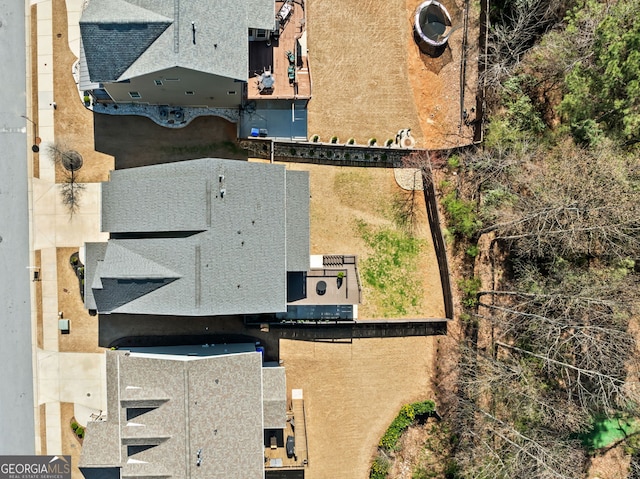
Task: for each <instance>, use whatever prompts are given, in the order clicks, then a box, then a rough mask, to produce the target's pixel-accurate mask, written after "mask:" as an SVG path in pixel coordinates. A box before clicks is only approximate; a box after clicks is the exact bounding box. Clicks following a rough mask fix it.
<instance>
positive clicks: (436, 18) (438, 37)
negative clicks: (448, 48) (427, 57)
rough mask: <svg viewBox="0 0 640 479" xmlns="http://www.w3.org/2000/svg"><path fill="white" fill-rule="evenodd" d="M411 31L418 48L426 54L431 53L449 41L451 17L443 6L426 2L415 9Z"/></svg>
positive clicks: (433, 2) (430, 1) (429, 0)
mask: <svg viewBox="0 0 640 479" xmlns="http://www.w3.org/2000/svg"><path fill="white" fill-rule="evenodd" d="M413 29H414V32H415V36H416V41H417V42H418V44H419V45H420V47H421V48H423V49H425V50H426V51H427V53H433V52H435V51H437V50H439V49H441V48H443V47H444V46H445V45H446V44H447V41H448V40H449V35H451V33H452V31H453V29H452V28H451V16H450V15H449V12H448V11H447V9H446V8H445V6H444V5H442V4H441V3H439V2H435V1H432V0H427V1H426V2H423V3H421V4H420V6H418V8H417V9H416V13H415V20H414V24H413Z"/></svg>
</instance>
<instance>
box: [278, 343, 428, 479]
mask: <svg viewBox="0 0 640 479" xmlns="http://www.w3.org/2000/svg"><path fill="white" fill-rule="evenodd" d="M433 354H434V338H433V337H413V338H385V339H360V340H354V342H353V343H351V344H338V343H322V342H302V341H297V342H296V341H286V340H283V341H281V342H280V357H281V359H282V360H283V361H284V366H285V370H286V374H287V389H291V388H301V389H303V394H304V404H305V411H306V426H307V435H308V445H309V467H308V471H307V473H306V475H305V477H307V478H308V479H325V478H328V477H330V478H334V479H364V478H366V477H368V474H369V467H370V462H371V460H372V458H373V455H374V453H375V451H376V447H377V444H378V441H379V440H380V437H382V434H383V433H384V431H385V430H386V428H387V427H388V426H389V424H390V423H391V421H392V420H393V418H394V417H395V416H396V415H397V413H398V412H399V410H400V407H401V406H402V405H403V404H405V403H409V402H414V401H419V400H424V399H430V395H431V390H430V378H431V367H432V361H433Z"/></svg>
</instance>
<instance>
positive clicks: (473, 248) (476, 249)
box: [465, 244, 480, 258]
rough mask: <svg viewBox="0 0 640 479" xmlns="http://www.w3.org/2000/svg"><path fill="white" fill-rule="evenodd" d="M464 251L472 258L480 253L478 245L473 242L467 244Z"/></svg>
mask: <svg viewBox="0 0 640 479" xmlns="http://www.w3.org/2000/svg"><path fill="white" fill-rule="evenodd" d="M465 253H467V254H468V255H469V256H471V257H472V258H475V257H476V256H478V254H480V248H479V247H478V245H476V244H474V245H471V246H469V247H468V248H467V250H466V251H465Z"/></svg>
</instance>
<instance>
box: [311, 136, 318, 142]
mask: <svg viewBox="0 0 640 479" xmlns="http://www.w3.org/2000/svg"><path fill="white" fill-rule="evenodd" d="M311 141H313V142H314V143H318V141H320V137H319V136H318V135H313V136H312V137H311Z"/></svg>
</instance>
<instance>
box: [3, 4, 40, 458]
mask: <svg viewBox="0 0 640 479" xmlns="http://www.w3.org/2000/svg"><path fill="white" fill-rule="evenodd" d="M25 45H26V41H25V2H24V0H0V65H2V67H0V431H2V432H1V433H0V455H7V454H34V453H35V432H34V401H33V369H32V364H31V363H32V350H31V304H30V293H29V288H30V286H31V284H30V281H31V273H30V271H31V270H29V269H27V267H28V266H29V209H28V196H27V195H28V172H27V171H28V170H27V160H28V158H30V156H29V155H30V153H31V151H30V150H28V149H27V135H26V132H27V122H26V120H25V119H24V118H21V115H25V114H26V47H25Z"/></svg>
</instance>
